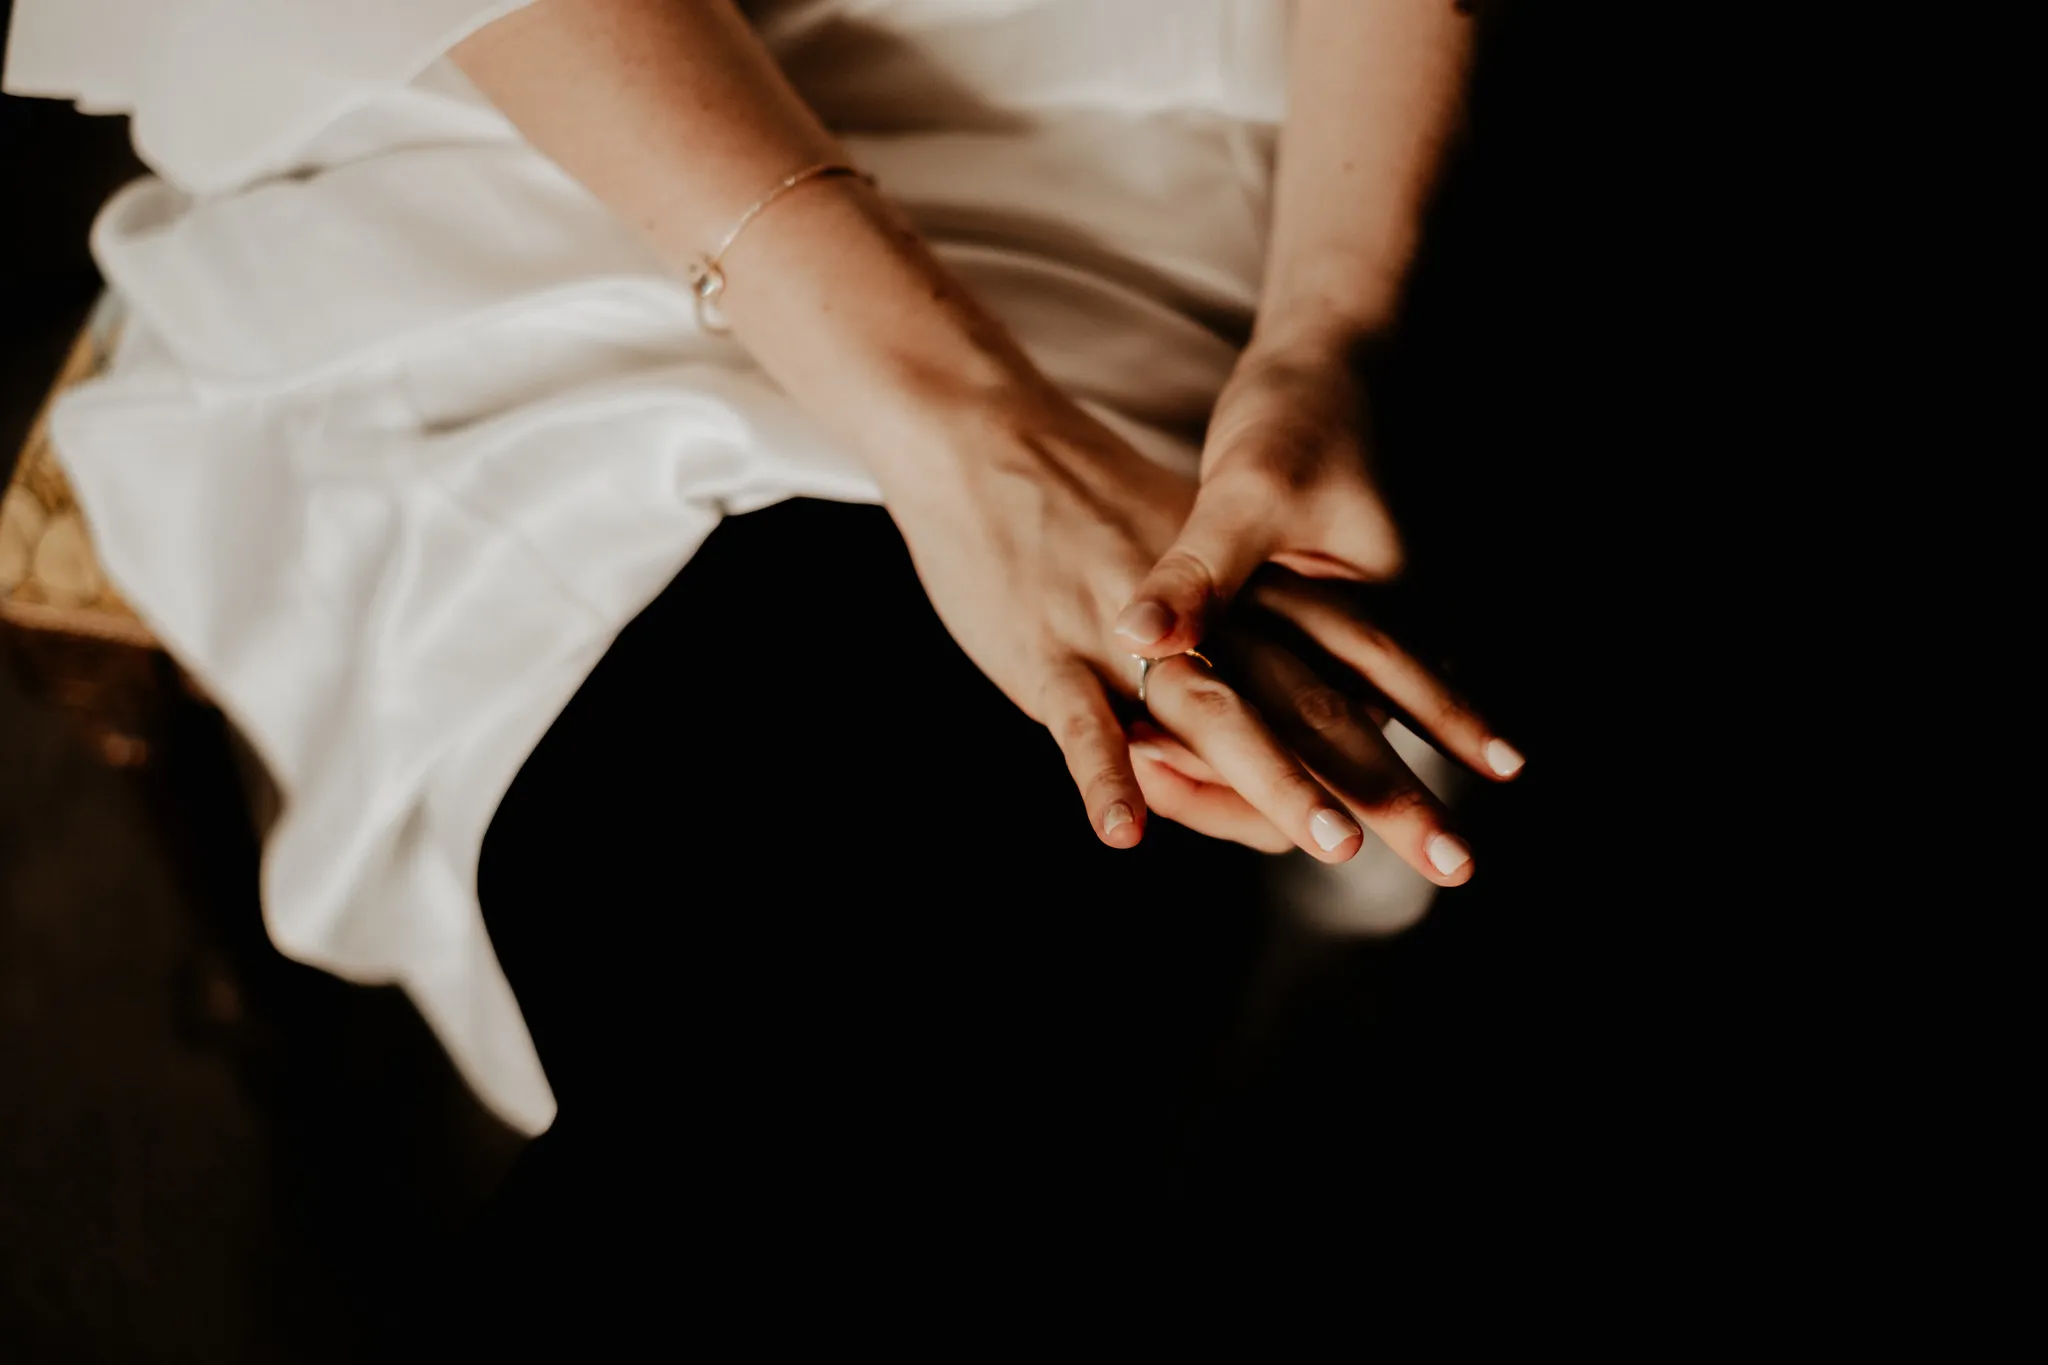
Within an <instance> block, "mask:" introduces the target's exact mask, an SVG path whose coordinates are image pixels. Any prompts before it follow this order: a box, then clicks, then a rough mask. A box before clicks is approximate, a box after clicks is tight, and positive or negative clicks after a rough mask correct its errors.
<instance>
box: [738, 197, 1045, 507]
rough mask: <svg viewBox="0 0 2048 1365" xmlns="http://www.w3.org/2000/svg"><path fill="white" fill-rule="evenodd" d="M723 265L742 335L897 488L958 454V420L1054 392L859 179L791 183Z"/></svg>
mask: <svg viewBox="0 0 2048 1365" xmlns="http://www.w3.org/2000/svg"><path fill="white" fill-rule="evenodd" d="M724 274H725V276H726V281H727V283H726V288H725V293H724V295H723V297H722V300H721V304H722V311H723V312H724V314H725V316H726V318H727V320H728V321H729V323H730V324H731V327H732V330H733V333H734V334H735V336H736V337H737V338H738V339H739V340H740V341H741V342H742V343H743V344H744V345H745V346H746V347H747V349H748V350H749V351H750V352H751V353H752V355H753V357H754V359H755V360H756V361H757V362H759V364H760V365H761V367H762V369H763V370H764V371H766V372H767V374H768V375H769V377H770V378H772V379H774V380H775V381H776V382H777V383H778V384H779V385H781V387H782V388H783V389H784V390H785V391H786V392H788V393H789V394H790V396H791V397H792V398H794V399H796V401H797V402H798V403H799V404H800V405H801V406H802V407H803V408H804V409H805V410H806V411H808V412H809V413H810V414H811V415H812V416H813V417H814V418H816V419H817V420H819V421H820V423H821V424H823V425H825V426H827V427H830V428H831V429H833V430H834V431H835V433H836V434H838V435H840V436H842V437H843V438H845V439H846V440H848V441H849V443H850V444H851V445H852V446H853V447H854V448H855V449H856V450H857V451H858V452H859V453H860V454H861V455H862V456H863V458H864V459H865V460H866V461H867V462H868V464H869V466H870V468H871V470H872V471H873V472H874V473H875V475H876V477H877V479H878V480H879V481H881V482H882V483H883V485H884V488H885V491H887V489H888V487H889V485H890V484H891V483H893V482H898V481H901V480H903V479H905V478H907V477H911V476H914V475H916V474H919V473H922V472H924V471H926V470H927V469H929V467H930V466H931V465H932V463H933V462H934V461H940V460H943V459H946V458H948V457H949V456H950V454H951V452H952V451H953V449H954V446H955V443H954V442H952V441H950V440H949V439H948V438H947V433H949V432H951V431H954V430H957V429H958V428H960V427H962V426H965V425H969V424H972V423H975V422H977V421H980V422H983V423H986V422H987V421H989V420H1001V414H1004V413H1010V412H1016V411H1021V410H1024V409H1027V408H1030V407H1032V406H1033V405H1042V404H1043V403H1044V402H1045V401H1046V399H1047V397H1048V395H1049V394H1050V393H1051V392H1052V385H1051V384H1050V382H1049V381H1048V380H1046V379H1045V378H1044V376H1043V375H1042V374H1040V373H1039V371H1038V369H1037V368H1036V367H1035V366H1034V365H1033V364H1032V363H1031V361H1030V359H1029V358H1028V357H1027V356H1026V355H1025V354H1024V351H1023V349H1022V348H1021V347H1019V346H1018V345H1017V343H1016V341H1015V340H1014V339H1013V338H1012V337H1011V336H1010V334H1009V332H1008V331H1007V330H1006V329H1005V328H1004V327H1003V325H1002V324H1001V323H1000V322H998V321H997V320H996V319H995V318H994V317H993V316H992V315H991V314H989V313H988V312H987V310H986V309H984V308H983V307H982V306H981V305H980V304H979V303H978V302H976V301H975V300H974V299H973V297H972V296H970V295H969V294H968V293H967V291H966V290H965V289H964V288H963V287H962V286H961V285H960V283H959V282H958V281H957V280H955V279H954V278H953V277H952V275H951V274H950V272H948V271H947V270H946V269H945V267H944V266H943V265H941V264H940V263H939V261H938V260H937V258H936V257H935V256H933V254H932V253H931V251H930V249H929V248H928V247H927V246H926V245H925V243H924V242H923V241H922V240H921V239H920V238H919V237H918V236H917V234H916V233H915V232H914V231H913V230H912V228H911V227H910V226H909V224H908V223H907V222H906V221H905V220H904V219H903V218H902V216H901V215H900V214H898V213H897V212H896V211H895V210H894V209H893V208H892V207H891V206H890V205H889V204H888V203H887V202H886V201H885V200H883V199H882V198H881V197H880V195H879V194H877V193H876V192H875V191H874V190H873V189H872V188H871V187H869V186H867V185H865V184H863V183H860V182H858V181H846V180H841V181H832V182H823V183H817V184H814V185H810V186H806V187H805V188H804V191H803V192H797V193H792V194H791V195H789V196H788V197H787V199H786V201H785V202H782V203H779V204H777V205H776V206H775V207H774V209H773V210H772V211H771V212H769V213H767V214H764V215H763V216H762V217H761V219H760V220H759V221H757V222H755V223H754V224H752V225H751V226H750V227H749V228H748V229H747V231H746V232H745V233H744V234H743V235H742V236H741V237H740V238H739V239H737V240H736V241H735V242H734V244H733V246H732V248H731V250H730V251H729V252H728V253H727V256H726V264H725V266H724Z"/></svg>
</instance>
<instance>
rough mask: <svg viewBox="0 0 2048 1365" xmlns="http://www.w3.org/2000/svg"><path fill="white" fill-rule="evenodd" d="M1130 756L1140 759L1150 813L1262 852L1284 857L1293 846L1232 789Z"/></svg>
mask: <svg viewBox="0 0 2048 1365" xmlns="http://www.w3.org/2000/svg"><path fill="white" fill-rule="evenodd" d="M1131 752H1132V755H1133V757H1134V758H1135V759H1136V760H1137V761H1136V768H1137V772H1138V786H1139V787H1140V788H1141V789H1142V790H1143V791H1144V793H1145V802H1146V804H1147V805H1148V806H1149V807H1150V808H1151V811H1152V814H1154V815H1156V816H1160V817H1162V818H1163V819H1167V820H1171V821H1173V822H1174V823H1176V824H1181V825H1186V826H1187V827H1188V828H1189V829H1191V830H1193V831H1194V832H1195V833H1197V834H1206V835H1208V836H1209V837H1210V838H1212V839H1228V840H1230V841H1231V842H1233V843H1239V844H1243V845H1245V846H1246V847H1247V848H1255V849H1258V850H1259V851H1260V852H1262V853H1285V852H1287V851H1288V850H1290V849H1292V848H1293V847H1294V841H1293V840H1292V839H1290V838H1288V837H1287V836H1286V835H1284V834H1282V833H1281V832H1280V831H1279V830H1278V829H1275V828H1274V826H1273V822H1272V821H1271V820H1268V819H1267V818H1266V817H1265V816H1263V815H1261V814H1259V813H1258V812H1257V811H1255V810H1253V809H1252V808H1251V804H1250V803H1249V802H1247V801H1246V800H1245V799H1244V798H1243V797H1242V796H1239V795H1238V794H1237V793H1236V792H1234V791H1232V790H1231V789H1230V788H1228V787H1222V786H1217V785H1214V784H1213V783H1208V782H1198V781H1196V780H1194V779H1193V778H1190V777H1188V776H1187V775H1186V774H1184V773H1181V772H1179V771H1177V770H1176V769H1174V768H1173V767H1171V766H1169V765H1167V764H1165V763H1161V762H1158V761H1157V760H1155V759H1152V758H1148V757H1147V756H1146V755H1145V754H1143V753H1141V752H1139V751H1138V750H1136V749H1133V750H1132V751H1131Z"/></svg>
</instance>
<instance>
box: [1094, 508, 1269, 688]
mask: <svg viewBox="0 0 2048 1365" xmlns="http://www.w3.org/2000/svg"><path fill="white" fill-rule="evenodd" d="M1232 494H1233V490H1232V489H1231V488H1229V487H1228V486H1226V485H1223V484H1217V483H1211V484H1206V485H1204V486H1203V488H1202V491H1201V493H1200V495H1199V496H1197V497H1196V499H1195V508H1194V511H1193V512H1191V513H1190V514H1189V515H1188V522H1187V525H1186V526H1184V527H1183V528H1181V533H1180V538H1179V539H1178V540H1176V541H1174V543H1173V548H1171V549H1169V550H1168V551H1167V552H1166V553H1165V554H1164V555H1162V556H1160V559H1159V562H1158V563H1157V564H1155V565H1153V566H1152V572H1151V573H1149V574H1147V575H1145V581H1144V582H1142V583H1140V584H1139V585H1138V590H1137V591H1136V592H1135V593H1133V594H1132V596H1131V603H1130V605H1129V606H1128V607H1126V608H1124V613H1123V615H1121V616H1119V617H1117V619H1116V628H1115V629H1116V643H1117V646H1118V647H1119V648H1121V649H1124V650H1127V651H1129V652H1130V653H1133V654H1142V655H1146V656H1148V657H1151V658H1155V659H1163V658H1165V657H1167V656H1168V655H1171V654H1180V653H1183V652H1185V651H1187V650H1190V649H1193V648H1194V647H1195V646H1196V645H1198V644H1200V643H1201V642H1202V638H1203V636H1204V635H1205V634H1206V633H1207V632H1208V629H1209V627H1210V625H1211V623H1212V622H1214V620H1215V619H1216V617H1217V616H1218V615H1220V614H1221V612H1222V610H1223V608H1224V607H1226V606H1228V605H1229V604H1230V599H1231V598H1232V597H1234V596H1236V595H1237V590H1238V589H1239V588H1241V587H1243V586H1244V582H1245V580H1246V579H1248V578H1250V577H1251V576H1252V574H1253V572H1254V571H1256V570H1257V569H1258V567H1259V566H1260V565H1261V564H1264V563H1265V562H1266V560H1267V558H1268V557H1269V556H1270V555H1271V554H1272V551H1273V546H1274V544H1275V542H1276V539H1277V536H1276V534H1275V532H1274V531H1273V530H1272V529H1271V527H1270V524H1269V521H1268V518H1267V517H1266V516H1265V515H1264V514H1263V508H1262V504H1263V502H1264V500H1263V499H1258V498H1250V497H1245V496H1243V495H1242V490H1237V494H1238V495H1237V496H1233V495H1232Z"/></svg>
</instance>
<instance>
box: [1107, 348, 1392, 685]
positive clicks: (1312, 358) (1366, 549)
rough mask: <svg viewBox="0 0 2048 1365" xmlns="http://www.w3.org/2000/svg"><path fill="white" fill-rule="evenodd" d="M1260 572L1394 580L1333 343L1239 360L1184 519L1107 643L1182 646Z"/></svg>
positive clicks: (1350, 393)
mask: <svg viewBox="0 0 2048 1365" xmlns="http://www.w3.org/2000/svg"><path fill="white" fill-rule="evenodd" d="M1268 563H1275V564H1280V565H1282V566H1284V567H1286V568H1289V569H1292V570H1294V571H1295V572H1297V573H1299V574H1302V575H1305V576H1307V577H1311V578H1335V579H1346V580H1350V581H1352V582H1359V583H1375V582H1382V581H1385V580H1387V579H1390V578H1392V577H1394V576H1395V575H1396V574H1398V573H1399V572H1400V571H1401V564H1402V551H1401V537H1400V533H1399V532H1398V531H1396V530H1395V528H1394V522H1393V518H1392V517H1390V516H1389V515H1388V514H1387V509H1386V505H1385V503H1384V502H1383V501H1382V500H1381V497H1380V492H1379V488H1378V486H1377V484H1376V483H1375V481H1374V479H1373V473H1372V462H1371V458H1370V453H1369V451H1368V450H1367V447H1366V435H1365V394H1364V392H1363V389H1362V387H1361V386H1360V384H1359V381H1358V379H1357V377H1356V376H1355V374H1354V373H1353V370H1352V366H1351V365H1350V364H1349V363H1348V359H1347V357H1346V356H1345V354H1344V353H1343V348H1342V346H1341V345H1340V344H1338V343H1336V342H1332V343H1329V344H1327V345H1316V346H1310V347H1291V348H1288V349H1284V350H1283V349H1278V348H1272V349H1266V348H1261V347H1260V346H1258V345H1257V344H1256V343H1255V344H1254V346H1253V347H1252V348H1251V349H1248V350H1247V351H1246V352H1245V353H1244V355H1243V357H1242V358H1241V359H1240V360H1239V362H1238V365H1237V369H1236V371H1235V372H1234V373H1233V374H1232V375H1231V378H1230V382H1229V383H1228V384H1227V385H1225V386H1224V389H1223V392H1222V394H1221V395H1220V396H1219V397H1218V398H1217V400H1216V409H1215V413H1214V415H1213V416H1212V417H1211V418H1210V422H1209V434H1208V439H1207V441H1206V442H1205V444H1204V446H1203V450H1202V488H1201V494H1200V496H1199V497H1198V498H1196V500H1195V506H1194V510H1193V512H1192V513H1191V514H1190V515H1189V517H1188V520H1187V524H1186V526H1185V527H1183V528H1182V530H1181V532H1180V535H1179V536H1178V537H1177V538H1176V539H1175V541H1174V543H1173V546H1172V548H1171V549H1169V550H1167V552H1166V553H1165V554H1164V555H1163V556H1161V557H1160V559H1159V561H1158V562H1157V563H1156V564H1154V565H1153V566H1152V569H1151V572H1150V573H1148V574H1146V576H1145V581H1144V582H1143V583H1142V584H1141V585H1140V586H1139V588H1138V590H1137V592H1136V593H1135V594H1133V600H1132V601H1131V602H1130V604H1129V605H1128V606H1127V607H1126V608H1125V610H1124V612H1123V614H1122V615H1121V616H1119V617H1118V618H1117V624H1116V633H1117V635H1118V637H1120V639H1121V640H1123V641H1124V642H1125V647H1126V648H1128V649H1130V650H1131V651H1132V652H1134V653H1138V654H1144V655H1147V656H1149V657H1152V658H1165V657H1166V656H1168V655H1170V654H1178V653H1181V652H1182V651H1184V650H1189V649H1193V648H1195V647H1197V646H1198V645H1199V644H1200V643H1201V642H1202V641H1203V640H1205V639H1207V638H1208V632H1209V630H1210V628H1211V626H1212V625H1214V624H1215V622H1216V621H1217V620H1218V619H1219V618H1220V617H1221V615H1222V613H1223V610H1224V609H1225V608H1226V607H1227V606H1228V605H1229V603H1230V601H1231V599H1233V598H1234V597H1236V595H1237V594H1238V592H1239V590H1240V589H1242V588H1243V587H1244V584H1245V582H1246V580H1248V579H1249V578H1250V577H1251V576H1252V574H1253V573H1254V572H1256V571H1257V570H1258V569H1259V568H1260V567H1261V566H1262V565H1265V564H1268Z"/></svg>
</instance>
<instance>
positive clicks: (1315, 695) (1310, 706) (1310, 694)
mask: <svg viewBox="0 0 2048 1365" xmlns="http://www.w3.org/2000/svg"><path fill="white" fill-rule="evenodd" d="M1290 704H1291V705H1292V706H1293V708H1294V713H1295V714H1296V715H1297V716H1299V717H1301V720H1302V723H1303V724H1305V725H1307V726H1308V727H1309V728H1310V729H1312V730H1314V731H1315V732H1316V733H1317V734H1322V735H1327V734H1329V733H1330V732H1332V731H1334V730H1341V729H1346V728H1348V727H1349V726H1350V725H1351V724H1352V716H1351V704H1350V703H1349V702H1348V701H1346V700H1345V699H1344V694H1343V693H1341V692H1339V691H1338V690H1337V689H1336V688H1334V687H1329V686H1325V685H1324V684H1321V683H1312V684H1309V685H1308V686H1305V687H1302V688H1300V689H1299V690H1297V691H1296V692H1295V694H1294V696H1293V698H1292V700H1291V703H1290Z"/></svg>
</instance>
